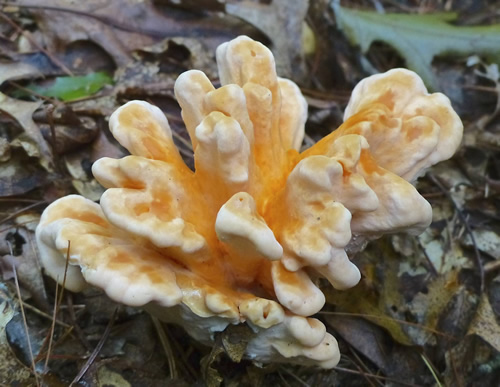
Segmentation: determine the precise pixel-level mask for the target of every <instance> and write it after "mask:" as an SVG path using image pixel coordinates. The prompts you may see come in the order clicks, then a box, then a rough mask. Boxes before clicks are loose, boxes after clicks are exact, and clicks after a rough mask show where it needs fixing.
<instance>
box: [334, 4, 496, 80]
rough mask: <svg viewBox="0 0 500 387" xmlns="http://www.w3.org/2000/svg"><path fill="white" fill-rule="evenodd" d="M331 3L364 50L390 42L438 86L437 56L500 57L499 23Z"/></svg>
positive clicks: (353, 40) (349, 34)
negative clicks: (477, 23) (469, 22)
mask: <svg viewBox="0 0 500 387" xmlns="http://www.w3.org/2000/svg"><path fill="white" fill-rule="evenodd" d="M332 7H333V10H334V12H335V18H336V20H337V26H338V28H340V29H341V30H342V31H343V32H344V33H345V34H346V36H347V38H348V39H349V40H350V41H351V43H353V44H356V45H359V46H360V48H361V51H362V52H364V53H365V52H367V51H368V49H369V48H370V46H371V44H372V43H373V42H376V41H382V42H385V43H387V44H389V45H390V46H392V47H393V48H394V49H396V50H397V51H398V52H399V54H401V56H402V57H403V58H404V59H405V60H406V64H407V66H408V68H410V69H412V70H414V71H416V72H417V73H418V74H419V75H420V76H421V77H422V79H423V80H424V81H425V83H426V84H427V85H428V86H430V87H432V88H433V89H435V90H437V89H438V88H439V87H438V81H437V79H436V76H435V75H434V73H433V71H432V67H431V65H432V60H433V59H434V58H435V57H436V56H442V55H455V56H457V55H460V56H463V57H465V56H468V55H471V54H478V55H483V56H485V57H487V58H489V59H490V60H491V61H492V62H497V63H498V62H499V61H500V54H499V51H498V46H499V45H500V25H490V26H472V27H470V26H456V25H453V24H452V23H453V21H455V20H456V18H457V15H456V14H455V13H435V14H427V15H419V14H415V15H411V14H402V13H385V14H380V13H376V12H370V11H360V10H355V9H349V8H345V7H341V6H340V4H339V2H338V1H335V2H333V5H332Z"/></svg>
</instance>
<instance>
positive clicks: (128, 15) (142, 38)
mask: <svg viewBox="0 0 500 387" xmlns="http://www.w3.org/2000/svg"><path fill="white" fill-rule="evenodd" d="M16 5H18V6H20V7H27V8H28V9H30V12H32V13H33V14H34V15H35V16H36V19H37V23H38V27H39V28H40V30H41V32H42V33H43V40H44V43H45V44H47V46H48V50H49V51H51V52H52V53H54V52H62V51H64V47H66V46H67V45H68V44H70V43H72V42H76V41H82V40H84V41H85V40H89V41H92V42H94V43H95V44H97V45H98V46H100V47H102V48H103V49H104V50H105V51H106V52H107V53H108V54H109V55H110V56H111V57H112V58H113V60H114V61H115V63H116V65H117V66H122V65H125V64H127V63H128V62H130V61H131V59H132V52H133V51H135V50H138V49H141V48H143V47H146V46H150V45H152V44H153V43H155V42H158V41H160V40H161V39H165V38H166V37H179V36H190V37H197V38H200V37H204V38H206V37H208V36H209V37H210V39H213V40H214V44H215V45H218V44H220V43H222V42H223V41H226V40H229V39H231V38H233V37H236V36H237V35H240V34H242V33H243V31H244V29H243V28H242V26H241V25H234V23H231V21H228V20H225V19H223V18H221V17H220V16H218V15H212V16H206V15H204V16H200V17H197V18H192V17H191V18H183V17H180V15H179V10H176V9H174V8H165V9H164V10H163V11H160V10H159V9H158V8H156V7H155V4H154V2H153V1H152V0H141V1H137V0H107V1H105V2H103V1H102V0H87V1H81V2H75V1H71V0H46V1H44V2H43V5H40V2H39V1H36V0H19V1H18V2H17V3H16ZM228 26H230V27H232V28H229V29H228Z"/></svg>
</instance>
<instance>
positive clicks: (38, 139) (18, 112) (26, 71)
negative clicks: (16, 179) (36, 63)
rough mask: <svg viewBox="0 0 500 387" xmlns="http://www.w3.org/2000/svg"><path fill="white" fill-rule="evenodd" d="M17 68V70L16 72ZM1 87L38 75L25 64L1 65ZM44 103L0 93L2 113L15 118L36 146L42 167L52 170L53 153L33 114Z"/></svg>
mask: <svg viewBox="0 0 500 387" xmlns="http://www.w3.org/2000/svg"><path fill="white" fill-rule="evenodd" d="M16 66H17V70H16ZM0 74H1V76H0V85H1V84H2V83H3V82H4V81H6V80H9V79H19V78H24V77H33V76H35V75H37V74H38V72H37V71H36V69H35V68H33V67H31V66H27V65H23V64H18V63H16V64H14V63H8V64H3V63H0ZM41 104H42V101H37V102H28V101H21V100H18V99H14V98H11V97H9V96H7V95H5V94H4V93H1V92H0V112H3V113H6V114H8V115H9V116H11V117H13V118H14V119H15V120H16V121H17V122H18V123H19V125H20V126H21V127H22V129H23V130H24V131H25V133H26V134H27V135H28V136H29V137H30V138H31V139H32V140H33V141H34V143H35V144H36V148H37V151H38V152H39V154H37V155H36V156H37V157H40V163H41V165H42V166H43V167H44V168H45V169H47V170H51V169H52V151H51V150H50V148H49V146H48V144H47V142H46V141H45V139H44V138H43V136H42V134H41V133H40V130H39V128H38V126H37V125H36V124H35V122H34V121H33V118H32V116H33V113H34V112H35V110H37V109H38V108H39V107H40V105H41Z"/></svg>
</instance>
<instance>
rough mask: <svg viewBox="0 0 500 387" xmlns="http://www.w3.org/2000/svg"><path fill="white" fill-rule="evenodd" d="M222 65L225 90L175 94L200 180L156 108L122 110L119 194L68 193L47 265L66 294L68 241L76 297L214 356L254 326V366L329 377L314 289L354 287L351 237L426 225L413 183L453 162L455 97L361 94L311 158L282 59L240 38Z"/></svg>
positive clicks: (115, 128)
mask: <svg viewBox="0 0 500 387" xmlns="http://www.w3.org/2000/svg"><path fill="white" fill-rule="evenodd" d="M216 56H217V63H218V67H219V75H220V80H221V84H222V86H221V87H220V88H219V89H215V88H214V86H213V85H212V84H211V83H210V81H209V80H208V78H207V77H206V76H205V75H204V74H203V73H202V72H200V71H195V70H193V71H188V72H186V73H184V74H182V75H181V76H180V77H179V78H178V80H177V82H176V84H175V94H176V97H177V100H178V102H179V104H180V105H181V108H182V117H183V119H184V122H185V124H186V128H187V131H188V133H189V135H190V137H191V142H192V144H193V149H194V158H195V172H193V171H191V170H190V169H189V168H188V167H187V166H186V165H185V163H184V162H183V160H182V158H181V156H180V154H179V151H178V149H177V147H176V146H175V145H174V143H173V141H172V133H171V130H170V127H169V124H168V121H167V120H166V118H165V116H164V115H163V113H162V112H161V111H160V109H158V108H157V107H154V106H152V105H150V104H149V103H146V102H142V101H131V102H129V103H127V104H125V105H124V106H122V107H121V108H119V109H118V110H117V111H116V112H115V113H114V114H113V115H112V116H111V118H110V129H111V131H112V133H113V135H114V137H115V138H116V139H117V140H118V141H119V142H120V143H121V144H122V145H123V146H124V147H125V148H127V149H128V150H129V152H130V153H131V154H132V155H131V156H127V157H124V158H122V159H111V158H103V159H100V160H99V161H97V162H96V163H95V164H94V166H93V174H94V176H95V177H96V179H97V180H98V181H99V182H100V183H101V184H102V185H103V186H104V187H105V188H107V191H106V192H105V193H104V194H103V195H102V197H101V200H100V204H99V205H98V204H96V203H93V202H92V201H89V200H86V199H84V198H82V197H79V196H75V195H72V196H67V197H65V198H62V199H60V200H58V201H56V202H55V203H53V204H52V205H50V206H49V207H48V208H47V209H46V210H45V212H44V214H43V215H42V219H41V221H40V225H39V226H38V228H37V241H38V246H39V249H40V256H41V260H42V262H43V265H44V266H45V269H46V270H47V272H48V273H49V274H50V275H51V276H52V277H53V278H55V279H57V280H59V281H61V279H62V277H63V272H64V269H65V256H66V254H67V248H68V241H71V250H70V251H69V256H70V266H69V268H68V273H67V274H68V277H67V281H66V287H67V288H68V289H70V290H73V291H78V290H81V289H83V288H85V287H86V286H87V284H91V285H94V286H97V287H100V288H102V289H104V290H105V291H106V293H107V294H108V295H109V296H110V297H111V298H112V299H114V300H116V301H119V302H122V303H125V304H128V305H132V306H142V307H144V308H145V309H146V310H148V311H150V312H151V313H154V314H156V315H157V316H159V318H161V319H163V320H165V321H173V322H177V323H180V324H182V325H183V326H184V327H185V328H186V329H187V331H188V332H189V334H190V335H192V336H193V337H194V338H196V339H197V340H199V341H202V342H205V343H210V342H211V341H212V340H213V338H214V333H215V332H219V331H222V330H224V329H225V328H226V327H227V326H228V325H229V324H238V323H242V322H246V323H247V324H248V326H249V327H250V328H251V329H252V331H253V332H254V333H255V335H254V336H253V337H251V338H250V339H249V341H248V345H247V347H246V349H245V356H246V357H247V358H250V359H254V360H257V361H259V362H274V361H277V362H279V361H281V362H295V363H299V364H306V365H307V364H309V365H317V366H320V367H323V368H331V367H333V366H334V365H335V364H337V362H338V361H339V358H340V354H339V351H338V347H337V342H336V340H335V339H334V338H333V336H331V335H330V334H329V333H327V332H326V328H325V326H324V325H323V324H322V323H321V322H320V321H319V320H317V319H314V318H311V317H310V316H311V315H313V314H315V313H316V312H318V311H319V310H320V309H321V308H322V307H323V304H324V303H325V296H324V295H323V293H322V292H321V290H320V289H319V288H318V287H317V286H316V283H315V282H314V278H315V277H316V276H322V277H325V278H326V279H327V280H328V281H329V282H330V283H331V284H332V285H333V286H334V287H335V288H337V289H347V288H349V287H352V286H354V285H355V284H356V283H357V282H358V281H359V279H360V273H359V270H358V268H357V267H356V266H355V265H354V264H353V263H351V261H350V260H349V258H348V256H347V254H346V252H345V248H346V246H347V245H348V244H349V242H350V240H351V237H352V235H356V236H359V237H366V238H372V237H375V236H379V235H381V234H384V233H389V232H399V231H406V232H409V233H412V234H416V233H420V232H422V231H423V230H424V229H425V228H426V227H427V226H428V225H429V223H430V221H431V216H432V212H431V207H430V205H429V203H427V201H425V200H424V198H423V197H422V196H420V194H419V193H418V192H417V191H416V189H415V188H414V187H413V185H412V184H410V183H409V181H412V180H414V179H415V178H416V177H417V176H418V175H419V174H421V173H422V172H423V170H425V168H427V167H428V166H430V165H432V164H434V163H436V162H438V161H440V160H442V159H446V158H449V157H450V156H451V155H452V154H453V152H454V150H455V149H456V147H457V146H458V144H459V143H460V138H461V136H462V124H461V122H460V120H459V118H458V116H457V115H456V114H455V113H454V111H453V109H452V108H451V106H450V103H449V100H448V99H447V98H446V97H444V96H443V95H441V94H431V95H430V94H428V93H427V90H426V89H425V87H424V86H423V83H422V81H421V80H420V78H418V76H417V75H416V74H414V73H412V72H410V71H407V70H403V69H398V70H393V71H389V72H388V73H385V74H380V75H376V76H374V77H370V78H368V79H366V80H364V81H362V82H361V83H360V84H359V85H358V86H357V87H356V89H355V90H354V92H353V97H352V99H351V102H350V104H349V106H348V108H347V111H346V121H345V123H344V124H343V125H342V126H341V127H340V128H339V129H338V130H336V131H335V132H333V133H331V134H330V135H328V136H327V137H325V138H324V139H323V140H321V141H320V142H318V143H317V144H316V145H314V146H313V147H311V148H310V149H308V150H307V151H305V152H303V153H299V152H298V149H299V147H300V145H301V143H302V138H303V136H304V122H305V120H306V116H307V104H306V102H305V100H304V98H303V97H302V95H301V93H300V90H299V88H298V87H297V86H296V85H295V84H294V83H293V82H291V81H289V80H286V79H281V78H278V77H277V75H276V70H275V65H274V59H273V56H272V54H271V52H270V51H269V50H268V49H267V48H266V47H265V46H263V45H262V44H260V43H257V42H255V41H253V40H251V39H249V38H247V37H239V38H237V39H235V40H233V41H230V42H228V43H225V44H223V45H221V46H220V47H219V48H218V49H217V55H216ZM389 142H390V143H391V144H392V145H391V149H389V150H388V148H387V145H386V144H387V143H389Z"/></svg>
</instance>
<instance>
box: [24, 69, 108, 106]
mask: <svg viewBox="0 0 500 387" xmlns="http://www.w3.org/2000/svg"><path fill="white" fill-rule="evenodd" d="M112 83H113V79H112V78H111V77H110V76H109V75H108V74H106V73H103V72H96V73H90V74H87V75H82V76H75V77H56V78H55V80H54V81H53V83H52V84H50V85H48V86H43V85H42V86H39V85H37V84H30V85H28V86H27V87H26V88H27V89H29V90H32V91H34V92H35V93H37V94H39V95H44V96H46V97H55V98H58V99H60V100H62V101H72V100H75V99H79V98H84V97H88V96H91V95H93V94H94V93H96V92H98V91H99V90H101V89H102V88H103V87H104V86H106V85H111V84H112Z"/></svg>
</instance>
